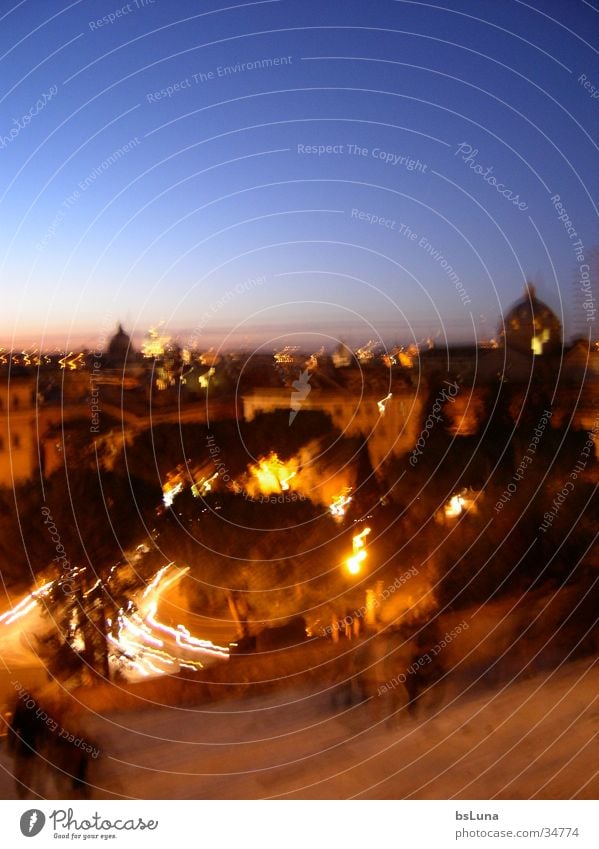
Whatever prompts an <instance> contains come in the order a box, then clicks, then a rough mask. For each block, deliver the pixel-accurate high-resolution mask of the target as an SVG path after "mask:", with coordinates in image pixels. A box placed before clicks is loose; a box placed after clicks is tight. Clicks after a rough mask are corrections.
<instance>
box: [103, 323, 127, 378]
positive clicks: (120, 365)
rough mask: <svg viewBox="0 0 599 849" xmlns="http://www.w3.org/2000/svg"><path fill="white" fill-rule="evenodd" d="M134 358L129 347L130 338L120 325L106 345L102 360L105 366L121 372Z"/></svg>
mask: <svg viewBox="0 0 599 849" xmlns="http://www.w3.org/2000/svg"><path fill="white" fill-rule="evenodd" d="M134 357H135V352H134V350H133V348H132V347H131V337H130V336H129V334H128V333H125V331H124V330H123V326H122V324H119V326H118V328H117V331H116V333H115V334H114V336H113V337H112V339H111V340H110V342H109V343H108V350H107V352H106V354H105V358H104V359H105V363H106V366H107V367H108V368H112V369H121V370H122V369H124V368H125V367H126V366H127V365H128V364H130V363H131V360H132V359H134Z"/></svg>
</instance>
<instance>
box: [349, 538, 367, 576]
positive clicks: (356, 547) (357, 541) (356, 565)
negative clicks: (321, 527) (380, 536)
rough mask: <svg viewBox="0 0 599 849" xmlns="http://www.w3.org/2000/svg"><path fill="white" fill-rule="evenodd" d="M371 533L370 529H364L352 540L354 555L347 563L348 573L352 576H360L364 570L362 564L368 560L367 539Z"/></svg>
mask: <svg viewBox="0 0 599 849" xmlns="http://www.w3.org/2000/svg"><path fill="white" fill-rule="evenodd" d="M369 533H370V528H364V530H363V531H361V532H360V533H359V534H355V536H354V538H353V539H352V546H353V554H352V555H351V557H348V558H347V560H346V561H345V565H346V566H347V571H348V572H349V574H350V575H359V574H360V571H361V569H362V563H363V562H364V561H365V560H366V550H365V542H364V540H365V538H366V537H367V536H368V534H369Z"/></svg>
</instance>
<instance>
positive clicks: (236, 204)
mask: <svg viewBox="0 0 599 849" xmlns="http://www.w3.org/2000/svg"><path fill="white" fill-rule="evenodd" d="M223 6H224V4H223ZM223 6H221V7H220V10H219V6H218V5H217V4H216V3H212V2H207V3H204V2H188V0H179V2H177V3H169V2H166V0H155V2H154V3H153V4H150V3H149V2H148V0H145V2H144V4H143V5H142V0H138V2H137V5H136V3H135V2H130V3H129V4H123V3H120V2H116V3H113V2H111V0H110V1H106V0H104V2H87V0H86V2H79V3H77V2H75V3H66V2H65V3H62V2H55V3H46V2H43V0H33V2H32V0H26V1H25V2H24V3H21V4H19V5H15V6H14V8H13V6H12V4H11V3H5V2H2V3H0V9H1V13H0V14H1V15H3V17H2V18H1V20H0V55H1V56H2V64H1V71H2V73H1V76H0V79H1V107H0V163H1V168H0V193H1V197H2V202H1V206H0V210H1V215H2V229H1V232H2V240H1V249H0V262H1V271H0V275H1V278H0V279H1V280H2V293H3V310H2V324H1V326H0V331H1V332H0V344H3V345H5V346H11V345H13V344H14V345H22V344H34V345H36V346H42V347H46V346H48V345H50V344H58V345H59V346H60V347H65V348H69V347H71V346H72V345H73V344H75V343H76V342H78V341H85V342H86V343H87V344H89V345H90V346H94V347H97V346H99V345H101V344H102V342H103V340H104V338H105V337H106V336H107V335H109V333H110V332H112V330H113V327H114V325H115V324H116V322H117V321H118V320H119V319H120V320H122V321H123V323H124V324H125V326H126V327H127V329H129V330H131V331H133V332H134V333H136V334H140V333H141V332H143V331H145V330H146V329H147V328H148V327H149V326H150V325H151V324H155V323H158V322H161V321H162V322H164V323H165V326H166V327H167V328H168V329H169V330H170V331H171V332H173V333H176V332H178V333H180V334H181V338H182V339H183V340H185V339H186V338H193V339H195V340H196V341H197V342H198V344H199V345H200V347H202V346H203V345H204V344H212V343H213V342H215V341H219V340H220V339H221V338H222V336H223V334H224V333H228V332H229V331H230V330H232V335H231V336H230V337H229V342H230V343H237V342H239V341H243V342H245V343H250V344H253V343H256V342H260V341H264V340H267V341H268V343H269V344H270V342H271V340H272V344H275V342H276V341H278V340H279V338H280V339H283V338H285V337H286V335H287V334H289V333H293V332H295V333H298V334H303V336H302V337H301V338H305V337H306V335H310V336H311V338H310V342H317V341H318V340H321V341H322V343H323V344H326V343H327V341H328V342H329V344H331V343H332V342H334V341H335V340H336V339H337V338H339V337H343V338H347V339H350V340H355V341H358V340H361V339H363V340H366V339H368V338H381V339H382V340H383V341H385V342H387V343H391V342H393V341H395V340H402V341H407V340H409V339H411V338H413V339H416V340H419V339H422V338H424V337H426V336H429V335H432V336H436V337H437V338H438V339H443V338H445V337H446V338H447V339H449V340H450V341H458V340H465V339H472V338H474V336H475V335H476V336H483V337H488V336H490V335H493V333H494V331H495V329H496V326H497V322H498V320H499V316H500V314H501V312H502V311H503V310H505V308H506V307H507V306H508V305H509V304H510V303H511V302H513V301H514V300H515V299H517V298H518V297H519V295H520V293H521V291H522V288H523V284H524V281H525V279H526V278H532V279H533V280H534V281H535V283H536V284H537V289H538V293H539V295H540V296H541V297H542V298H543V299H544V300H545V301H547V302H548V303H549V304H550V305H551V306H552V307H553V308H554V309H555V310H556V312H557V313H558V314H561V315H563V321H564V323H565V327H566V333H567V334H572V333H585V335H586V334H587V333H588V332H589V328H590V327H591V324H590V323H589V322H587V321H586V318H587V314H586V313H584V312H583V311H582V309H581V307H580V297H579V289H580V270H581V268H582V267H583V266H584V264H585V263H586V262H587V258H588V254H589V252H590V250H591V248H592V247H593V246H597V245H599V236H598V234H597V208H596V203H597V174H598V169H597V168H596V162H597V157H596V153H597V148H596V145H597V138H598V132H597V131H598V127H599V125H598V116H599V99H598V98H599V62H598V53H597V46H598V38H597V33H598V32H599V13H597V12H596V11H595V10H594V9H593V8H592V7H591V6H590V5H589V4H588V3H584V2H582V0H572V2H568V3H563V2H557V0H556V2H539V3H535V4H526V3H522V2H516V0H505V2H501V3H497V2H487V1H486V0H482V2H480V0H478V1H477V2H474V0H471V1H470V2H466V0H464V1H463V2H462V1H461V0H458V2H449V0H448V2H446V3H445V4H443V5H441V4H435V3H419V2H403V0H399V2H394V0H378V2H372V3H371V2H369V3H366V2H343V3H341V2H312V0H308V2H288V0H275V2H263V3H250V4H240V5H237V6H235V5H232V6H231V7H229V8H227V9H224V8H223ZM117 10H121V14H120V15H119V16H118V18H116V20H114V22H113V23H110V21H105V22H103V23H102V24H98V23H97V21H98V20H99V19H101V18H102V17H103V16H109V15H112V14H115V13H116V12H117ZM277 57H291V58H290V60H288V61H287V63H285V64H280V65H279V66H278V67H277V66H274V65H273V66H272V67H268V68H260V69H258V68H257V69H254V70H245V71H244V70H241V69H238V70H237V72H235V73H232V74H228V75H227V76H218V68H219V66H220V67H223V66H235V65H238V64H242V63H247V62H254V61H255V60H260V59H275V58H277ZM210 72H212V74H213V77H212V78H208V79H206V80H204V79H203V78H200V77H197V78H196V79H195V80H194V77H193V75H194V74H196V75H199V74H200V73H201V74H204V75H208V74H209V73H210ZM583 74H584V75H585V77H584V78H582V82H581V81H579V80H580V78H581V75H583ZM585 80H586V81H587V82H588V86H587V87H586V88H585V87H584V85H583V83H584V82H585ZM176 83H182V86H181V88H180V90H179V91H177V92H175V93H174V94H173V95H172V96H170V97H168V96H166V97H158V96H157V95H156V93H157V92H159V91H160V90H161V89H165V88H166V87H168V86H174V85H175V84H176ZM591 85H593V86H595V91H597V93H598V98H593V89H591V88H590V86H591ZM52 87H56V88H55V89H53V88H52ZM53 91H55V92H56V93H55V94H52V95H51V97H50V99H48V100H47V102H46V103H45V104H44V105H43V108H41V109H39V110H38V109H37V107H36V103H37V102H38V100H39V99H40V98H42V97H43V94H44V92H45V93H46V95H48V93H49V92H50V93H51V92H53ZM32 108H33V110H34V112H35V114H32ZM27 115H30V116H31V118H30V120H29V121H27V120H26V119H24V116H27ZM11 129H12V130H13V134H12V136H11ZM15 131H16V132H15ZM131 142H133V144H131ZM461 143H463V144H467V145H469V146H470V147H471V148H472V149H473V150H477V151H478V153H477V154H476V155H475V159H474V161H475V162H476V163H478V164H480V165H481V166H483V168H484V170H485V171H486V169H487V168H489V167H492V172H491V173H492V174H493V175H495V176H496V177H497V180H498V181H500V182H501V183H502V184H503V185H505V186H506V187H507V188H509V189H510V190H512V191H513V194H514V195H518V196H519V199H520V201H521V202H522V203H523V204H525V206H526V207H527V208H526V209H524V210H522V209H518V208H517V207H516V206H515V205H514V203H512V201H511V200H509V199H507V198H505V197H503V196H502V195H500V194H499V193H498V192H497V190H496V189H495V188H494V187H493V186H491V185H490V184H489V183H488V182H485V180H484V179H483V177H482V176H481V175H480V174H476V173H475V172H474V171H473V170H472V169H471V168H469V167H468V164H467V163H466V162H464V155H465V154H464V155H462V156H460V155H456V151H457V149H458V146H459V145H460V144H461ZM128 144H129V145H130V149H129V150H128V152H126V153H123V154H122V155H121V156H120V157H117V158H116V161H115V162H114V164H111V165H108V164H107V161H108V160H110V158H111V157H114V154H115V152H116V151H119V150H120V149H122V148H123V146H125V145H128ZM298 145H304V146H306V145H325V146H326V145H336V146H338V147H337V150H338V151H339V152H337V153H330V154H326V153H325V154H323V155H321V156H317V155H313V154H307V153H301V152H298ZM350 145H356V146H359V147H360V148H362V149H363V150H365V151H366V153H365V154H364V155H358V154H357V153H352V152H351V150H353V148H350V147H349V146H350ZM340 146H343V147H342V148H341V147H340ZM377 152H381V154H382V155H387V154H389V155H390V156H391V157H394V156H397V157H412V158H413V159H415V160H419V161H420V163H422V169H421V170H414V171H409V170H408V169H407V168H406V167H405V164H400V163H398V164H395V165H394V164H393V161H392V160H391V161H389V162H386V161H384V159H381V158H379V153H377ZM425 166H426V167H425ZM98 169H99V170H98ZM90 175H91V176H90ZM88 177H89V178H90V179H89V180H88V183H87V186H86V188H84V189H81V188H80V187H79V184H80V183H82V184H84V185H85V181H86V178H88ZM77 192H78V194H77ZM555 194H559V195H560V196H561V201H562V203H563V204H564V208H565V209H566V210H567V214H568V216H569V218H570V219H571V221H572V226H573V228H574V229H575V230H576V233H577V238H580V239H581V240H582V246H583V253H584V256H585V260H584V261H579V262H577V257H576V256H575V252H574V247H573V243H574V242H575V241H576V240H577V239H574V238H573V237H571V236H570V235H569V234H568V232H567V231H566V229H565V227H564V224H563V223H562V222H560V221H559V220H558V216H557V212H556V209H555V206H554V204H553V203H552V201H551V198H552V196H554V195H555ZM352 210H360V211H361V212H363V213H369V214H371V215H374V216H379V217H381V218H383V219H386V220H387V221H389V222H394V226H393V227H391V226H388V227H385V226H381V225H380V224H373V223H371V222H369V221H368V220H365V219H363V220H360V219H359V218H358V217H356V215H355V214H354V215H352ZM401 225H404V226H403V228H402V227H401ZM407 228H409V229H410V230H411V231H412V232H413V233H415V234H416V237H415V238H412V239H410V238H409V236H407V235H406V232H407ZM425 242H426V243H428V244H429V245H430V246H431V247H430V248H429V250H428V251H427V249H426V248H425V247H423V244H424V243H425ZM433 250H434V251H436V252H437V253H436V254H431V253H430V251H433ZM447 264H449V265H450V266H451V268H452V269H453V270H454V271H455V274H456V275H457V277H458V278H459V281H460V284H461V286H462V287H463V288H462V289H461V291H462V293H464V292H465V293H466V295H467V300H468V301H469V303H464V301H465V297H464V295H462V297H460V294H459V292H458V291H457V290H456V285H455V279H456V278H455V277H454V278H453V279H451V278H450V276H449V273H448V271H447ZM257 279H258V284H257V285H254V284H252V283H251V282H248V281H251V280H254V281H255V280H257ZM598 295H599V293H597V291H596V289H595V298H597V296H598ZM592 330H593V332H596V326H595V327H592ZM294 338H296V339H299V338H300V336H297V337H294Z"/></svg>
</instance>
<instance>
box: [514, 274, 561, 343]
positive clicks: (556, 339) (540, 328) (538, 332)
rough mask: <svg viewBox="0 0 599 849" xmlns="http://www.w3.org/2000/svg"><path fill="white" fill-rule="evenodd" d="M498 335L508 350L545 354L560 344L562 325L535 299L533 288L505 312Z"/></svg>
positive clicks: (543, 304) (529, 288) (527, 289)
mask: <svg viewBox="0 0 599 849" xmlns="http://www.w3.org/2000/svg"><path fill="white" fill-rule="evenodd" d="M499 334H500V336H501V338H502V339H503V341H504V344H505V346H506V347H508V348H512V349H514V350H517V351H520V352H521V353H523V354H531V353H533V354H536V355H537V356H539V355H541V354H546V353H548V352H550V351H552V350H556V349H557V348H559V347H560V346H561V344H562V326H561V324H560V321H559V319H558V318H557V316H556V315H555V313H554V312H553V310H552V309H550V307H548V306H547V304H545V303H543V301H540V300H539V299H538V298H537V295H536V292H535V288H534V286H533V285H532V284H531V283H529V284H528V285H527V286H526V289H525V294H524V297H523V298H522V299H521V300H520V301H518V302H517V303H516V304H514V306H513V307H512V308H511V309H510V310H509V311H508V312H507V313H506V315H505V317H504V319H503V323H502V324H501V326H500V328H499Z"/></svg>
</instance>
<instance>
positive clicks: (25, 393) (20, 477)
mask: <svg viewBox="0 0 599 849" xmlns="http://www.w3.org/2000/svg"><path fill="white" fill-rule="evenodd" d="M35 386H36V381H35V378H34V377H12V376H10V378H9V379H7V380H2V381H1V382H0V486H5V487H13V486H16V485H18V484H21V483H24V482H25V481H27V480H30V479H31V478H32V477H33V475H34V473H35V471H36V469H37V468H38V466H39V461H38V450H37V445H38V443H37V431H36V414H37V410H36V391H35Z"/></svg>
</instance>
